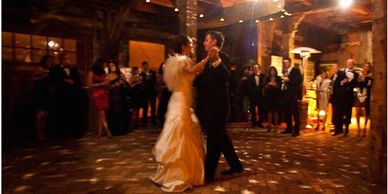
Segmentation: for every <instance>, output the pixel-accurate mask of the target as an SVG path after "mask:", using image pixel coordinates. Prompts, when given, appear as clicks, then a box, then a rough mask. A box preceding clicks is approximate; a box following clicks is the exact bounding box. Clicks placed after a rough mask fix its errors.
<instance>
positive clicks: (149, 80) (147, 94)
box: [140, 61, 156, 125]
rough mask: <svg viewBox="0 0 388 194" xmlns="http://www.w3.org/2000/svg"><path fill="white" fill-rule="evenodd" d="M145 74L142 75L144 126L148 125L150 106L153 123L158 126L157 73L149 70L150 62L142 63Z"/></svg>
mask: <svg viewBox="0 0 388 194" xmlns="http://www.w3.org/2000/svg"><path fill="white" fill-rule="evenodd" d="M141 65H142V67H143V72H141V73H140V76H141V77H142V80H143V84H144V88H143V98H144V99H143V106H142V107H143V125H147V120H148V119H147V113H148V106H149V105H150V106H151V121H152V124H153V125H156V109H155V108H156V73H155V71H153V70H151V69H150V68H149V65H148V62H147V61H143V62H142V63H141Z"/></svg>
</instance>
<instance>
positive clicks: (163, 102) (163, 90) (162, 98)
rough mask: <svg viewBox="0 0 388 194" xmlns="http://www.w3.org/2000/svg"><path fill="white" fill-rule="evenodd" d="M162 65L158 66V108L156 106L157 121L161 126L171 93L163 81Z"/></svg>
mask: <svg viewBox="0 0 388 194" xmlns="http://www.w3.org/2000/svg"><path fill="white" fill-rule="evenodd" d="M163 71H164V63H162V64H160V67H159V72H158V74H159V76H158V82H159V84H158V88H157V90H158V91H159V92H158V93H159V106H158V119H159V123H160V125H161V126H163V125H164V121H165V114H166V112H167V105H168V101H169V100H170V96H171V92H170V91H169V90H168V88H167V85H166V83H165V82H164V80H163V74H164V73H163Z"/></svg>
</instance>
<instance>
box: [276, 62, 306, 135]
mask: <svg viewBox="0 0 388 194" xmlns="http://www.w3.org/2000/svg"><path fill="white" fill-rule="evenodd" d="M282 80H283V83H282V87H281V90H282V97H283V99H282V100H283V102H282V103H283V109H284V114H285V120H286V124H287V129H286V130H285V131H283V132H282V133H283V134H287V133H292V136H299V128H300V118H299V102H298V101H299V100H301V99H302V93H301V92H302V74H301V72H300V70H299V68H296V67H291V59H290V58H289V57H284V58H283V76H282ZM292 118H294V123H295V125H294V126H293V125H292Z"/></svg>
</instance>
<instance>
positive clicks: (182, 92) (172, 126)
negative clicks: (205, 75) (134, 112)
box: [151, 55, 205, 192]
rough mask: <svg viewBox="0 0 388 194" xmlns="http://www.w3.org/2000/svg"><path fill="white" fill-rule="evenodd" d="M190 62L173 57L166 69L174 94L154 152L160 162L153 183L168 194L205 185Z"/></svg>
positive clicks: (179, 56)
mask: <svg viewBox="0 0 388 194" xmlns="http://www.w3.org/2000/svg"><path fill="white" fill-rule="evenodd" d="M191 65H193V62H192V60H191V59H190V58H188V57H186V56H182V55H175V56H171V57H169V58H168V59H167V61H166V63H165V65H164V71H163V72H164V80H165V82H166V85H167V87H168V88H169V90H170V91H172V95H171V98H170V101H169V104H168V110H167V113H166V121H165V123H164V126H163V130H162V132H161V134H160V136H159V139H158V141H157V142H156V144H155V147H154V148H153V150H152V152H153V154H154V155H155V158H156V161H157V162H158V168H157V171H156V173H155V174H154V175H153V176H151V180H152V181H153V182H155V183H156V184H158V185H160V186H161V187H162V190H163V191H166V192H182V191H184V190H186V189H188V188H191V187H192V186H194V185H203V184H204V173H205V172H204V158H205V153H204V143H203V142H204V141H203V137H202V134H201V130H200V127H199V123H198V119H197V117H196V116H195V114H194V112H193V109H192V108H191V106H192V82H193V80H194V77H195V74H192V73H189V72H188V71H187V68H188V67H189V66H191Z"/></svg>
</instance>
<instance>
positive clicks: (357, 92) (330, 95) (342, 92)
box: [317, 59, 373, 137]
mask: <svg viewBox="0 0 388 194" xmlns="http://www.w3.org/2000/svg"><path fill="white" fill-rule="evenodd" d="M372 81H373V78H372V74H371V63H369V62H366V63H364V65H363V69H362V71H361V72H357V71H355V70H354V60H353V59H348V60H347V61H346V65H345V67H344V68H343V69H340V68H339V66H338V65H335V66H334V74H333V76H332V77H331V78H329V77H328V74H327V72H326V71H323V72H322V73H321V74H320V76H318V78H317V83H318V88H317V91H318V95H317V96H318V102H319V103H318V109H319V111H324V112H327V111H328V105H329V102H330V103H331V104H332V119H331V121H332V123H333V124H334V126H335V128H334V134H333V135H334V136H335V135H338V134H341V133H343V134H344V135H345V136H347V135H348V134H349V125H350V123H351V118H352V110H353V107H356V121H357V127H358V136H361V131H362V136H364V137H365V136H366V128H367V124H368V122H369V116H370V100H371V88H372ZM326 115H327V114H325V116H324V118H323V128H322V129H323V130H324V129H325V123H326ZM361 115H363V116H364V117H365V121H364V127H363V130H361V126H360V117H361Z"/></svg>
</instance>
